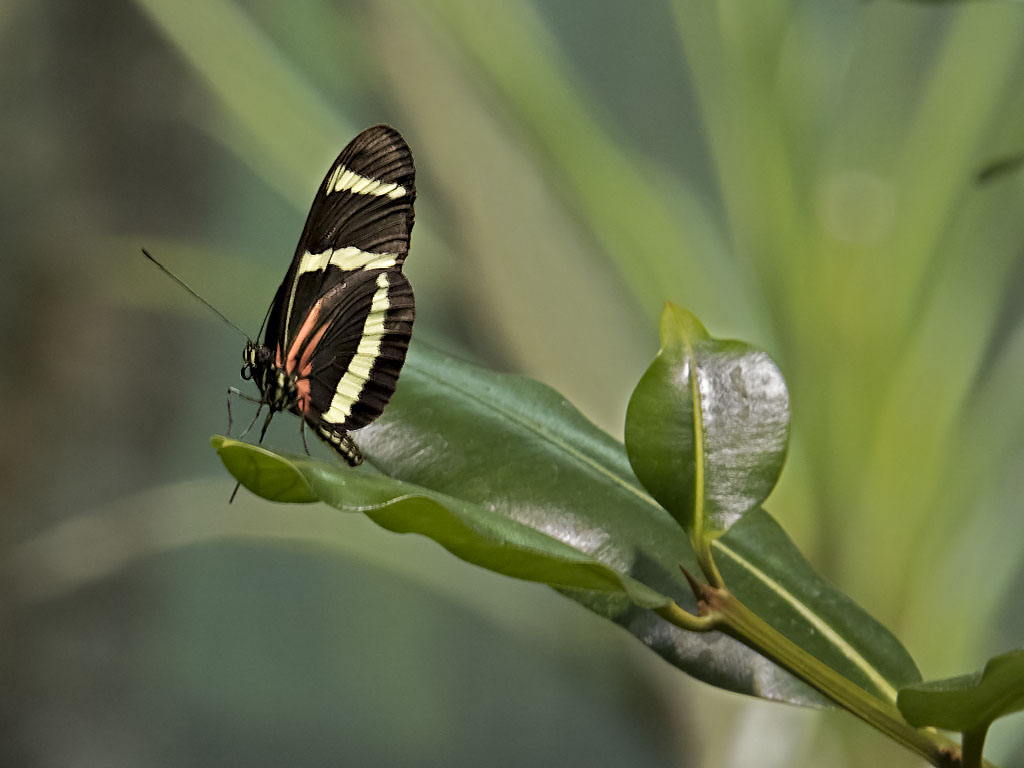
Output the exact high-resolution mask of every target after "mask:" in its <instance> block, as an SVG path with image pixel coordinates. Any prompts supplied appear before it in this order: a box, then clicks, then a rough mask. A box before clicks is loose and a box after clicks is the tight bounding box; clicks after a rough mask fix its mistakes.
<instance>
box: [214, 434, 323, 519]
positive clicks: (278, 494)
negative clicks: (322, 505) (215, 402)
mask: <svg viewBox="0 0 1024 768" xmlns="http://www.w3.org/2000/svg"><path fill="white" fill-rule="evenodd" d="M210 443H211V444H212V445H213V447H214V448H216V449H217V453H219V454H220V460H221V461H223V462H224V466H225V467H227V470H228V472H230V473H231V474H232V475H234V476H235V479H236V480H238V482H240V483H241V484H242V485H244V486H245V487H246V488H248V489H249V490H250V491H252V492H253V493H255V494H256V495H257V496H262V497H263V498H265V499H270V500H271V501H282V502H290V503H293V504H303V503H306V504H308V503H311V502H316V501H320V497H319V496H317V495H316V494H315V493H313V489H312V488H311V487H310V485H309V483H308V482H307V481H306V478H304V477H303V476H302V473H301V472H299V470H298V469H297V468H296V467H295V465H293V464H292V463H291V462H289V461H287V460H286V459H284V458H283V457H281V456H277V455H276V454H274V453H271V452H270V451H268V450H266V449H265V448H259V447H257V446H253V445H248V444H247V443H240V442H237V441H235V440H228V439H226V438H223V437H214V438H212V439H211V440H210Z"/></svg>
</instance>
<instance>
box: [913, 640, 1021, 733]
mask: <svg viewBox="0 0 1024 768" xmlns="http://www.w3.org/2000/svg"><path fill="white" fill-rule="evenodd" d="M897 705H898V706H899V708H900V711H901V712H902V713H903V716H904V717H905V718H907V722H908V723H910V724H911V725H913V726H916V727H918V728H922V727H924V726H933V727H935V728H944V729H946V730H947V731H960V732H961V733H967V732H971V731H978V730H984V729H985V728H987V727H988V726H989V724H990V723H992V721H993V720H995V719H997V718H999V717H1003V716H1004V715H1009V714H1012V713H1013V712H1019V711H1021V710H1022V709H1024V649H1019V650H1016V651H1010V652H1009V653H1004V654H1002V655H1001V656H996V657H994V658H991V659H989V661H988V663H987V664H986V665H985V669H984V670H983V671H982V672H975V673H974V674H970V675H961V676H959V677H948V678H945V679H942V680H928V681H926V682H923V683H917V684H915V685H909V686H907V687H906V688H903V689H902V690H901V691H900V695H899V700H898V702H897Z"/></svg>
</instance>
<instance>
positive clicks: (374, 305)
mask: <svg viewBox="0 0 1024 768" xmlns="http://www.w3.org/2000/svg"><path fill="white" fill-rule="evenodd" d="M390 306H391V302H389V301H388V273H387V272H382V273H381V274H379V275H378V276H377V290H376V292H375V293H374V294H373V301H372V302H371V304H370V311H369V313H368V314H367V315H366V319H365V320H364V321H363V332H362V336H361V338H360V340H359V346H358V347H356V353H355V354H354V355H353V356H352V360H351V362H349V364H348V370H346V371H345V375H344V376H342V377H341V380H340V381H339V382H338V386H337V388H336V389H335V392H334V398H333V399H332V400H331V407H330V408H328V409H327V411H326V412H325V413H324V415H323V419H324V420H325V421H329V422H332V423H334V424H342V423H344V421H345V420H346V419H347V418H348V417H349V416H350V415H351V414H352V406H353V405H354V404H355V403H356V401H357V400H359V395H361V394H362V392H363V387H364V386H365V385H366V382H367V380H368V379H369V378H370V370H371V369H372V368H373V363H374V361H375V360H376V359H377V356H378V355H379V354H380V345H381V342H382V341H383V340H384V334H385V329H384V319H385V316H386V315H387V311H388V307H390Z"/></svg>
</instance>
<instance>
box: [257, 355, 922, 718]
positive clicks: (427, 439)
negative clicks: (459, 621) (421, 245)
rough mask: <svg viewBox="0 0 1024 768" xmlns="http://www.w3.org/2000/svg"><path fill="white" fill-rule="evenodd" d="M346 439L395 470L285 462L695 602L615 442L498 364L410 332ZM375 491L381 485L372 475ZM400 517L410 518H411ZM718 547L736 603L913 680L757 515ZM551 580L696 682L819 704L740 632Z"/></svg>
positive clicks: (888, 647)
mask: <svg viewBox="0 0 1024 768" xmlns="http://www.w3.org/2000/svg"><path fill="white" fill-rule="evenodd" d="M357 440H358V442H359V445H360V447H361V448H362V450H363V453H364V455H366V456H367V458H368V462H371V463H373V464H375V465H377V466H379V467H381V468H384V469H386V470H387V472H388V474H389V475H390V476H391V478H392V479H391V480H389V479H387V478H380V477H377V476H373V475H368V473H367V472H366V470H365V467H364V468H363V469H360V470H355V471H353V470H351V469H350V468H348V467H345V466H340V465H339V466H337V467H332V468H330V469H327V468H324V465H321V464H319V463H318V462H309V460H307V459H294V460H293V461H292V463H293V464H294V466H295V467H296V468H298V469H299V470H300V471H301V472H302V474H303V476H304V477H305V478H306V479H307V481H308V482H310V484H311V487H313V488H314V489H316V492H318V493H323V495H324V496H325V497H327V498H329V499H330V498H333V499H334V501H335V502H337V503H344V499H345V498H349V499H357V498H359V497H355V496H346V495H347V494H350V493H353V492H354V489H355V488H356V486H355V483H356V482H357V481H356V480H355V478H356V477H363V476H368V477H372V478H373V479H372V481H371V480H363V481H360V482H362V483H370V482H372V483H390V482H392V481H393V480H401V481H404V482H405V483H411V484H414V487H413V489H412V490H410V487H409V486H406V485H403V486H401V487H402V488H404V489H405V492H409V493H412V494H414V495H416V496H426V495H427V494H428V493H430V492H434V493H435V494H439V495H438V496H437V497H436V498H437V499H444V501H441V502H439V503H441V504H443V505H451V504H454V503H455V502H454V500H455V499H458V500H460V501H461V502H464V503H467V504H470V505H473V509H474V510H475V509H484V510H487V511H489V512H493V513H495V514H496V515H497V516H499V517H502V518H506V519H508V520H511V521H514V522H515V523H518V524H519V527H515V528H514V529H513V530H516V531H519V532H522V528H523V527H525V528H528V529H532V530H534V531H539V532H541V533H543V534H545V535H546V536H549V537H554V538H556V539H558V540H559V541H561V542H563V543H564V544H566V545H568V546H569V547H571V548H572V549H574V550H576V551H578V552H579V553H582V554H583V555H585V556H587V557H589V558H591V559H593V560H595V561H597V562H599V563H602V564H603V565H605V566H607V567H608V568H610V569H611V570H612V571H614V572H616V573H618V574H623V575H625V576H628V577H630V578H631V579H633V580H635V581H637V582H640V583H642V584H644V585H646V586H647V587H648V588H650V589H652V590H654V591H655V592H656V593H658V594H661V595H666V596H668V597H670V598H672V599H673V600H675V601H676V603H678V604H679V605H680V606H682V607H683V608H686V609H688V610H693V609H694V608H695V605H694V599H693V596H692V594H691V592H690V589H689V587H688V585H687V584H686V581H685V579H684V578H683V576H682V574H681V573H680V571H679V565H680V564H681V565H683V566H685V567H687V568H688V569H690V570H691V571H693V570H695V569H696V563H695V560H694V557H693V553H692V549H691V547H690V544H689V541H688V539H687V537H686V534H685V533H684V532H683V530H682V529H681V528H680V527H679V526H678V525H677V524H676V522H675V521H674V520H673V519H672V517H671V516H670V515H669V514H668V513H667V512H666V511H665V510H664V509H663V508H662V507H661V506H660V505H659V504H658V503H657V502H656V501H655V500H654V499H652V498H651V497H650V495H648V494H647V492H646V491H644V489H643V488H642V487H641V486H640V484H639V482H638V481H637V479H636V477H635V476H634V475H633V473H632V471H631V469H630V466H629V461H628V459H627V457H626V452H625V449H624V448H623V445H622V444H621V443H620V442H618V441H616V440H614V439H613V438H611V437H610V436H609V435H607V434H606V433H604V432H603V431H601V430H600V429H598V428H597V427H595V426H594V425H593V424H592V423H591V422H589V421H588V420H587V419H586V418H585V417H584V416H583V415H582V414H580V413H579V411H577V410H576V409H575V408H574V407H573V406H572V405H571V404H570V403H568V402H567V401H566V400H565V398H563V397H562V396H561V395H559V394H558V393H557V392H555V391H554V390H552V389H551V388H550V387H547V386H544V385H542V384H540V383H538V382H536V381H532V380H530V379H526V378H522V377H518V376H509V375H503V374H496V373H493V372H490V371H487V370H484V369H482V368H479V367H476V366H473V365H470V364H467V363H464V362H461V361H458V360H455V359H453V358H450V357H446V356H444V355H442V354H439V353H437V352H435V351H433V350H431V349H429V348H428V347H426V346H425V345H423V344H422V343H419V342H414V344H413V346H412V349H411V350H410V354H409V359H408V361H407V362H406V366H405V369H404V371H403V373H402V379H401V381H400V383H399V386H398V391H397V392H396V393H395V396H394V398H393V399H392V401H391V403H390V404H389V405H388V408H387V410H386V411H385V413H384V415H383V416H382V417H381V418H380V419H379V420H378V421H376V422H374V423H373V424H372V425H371V426H369V427H367V428H366V429H364V430H361V431H360V432H359V433H358V434H357ZM314 465H315V466H314ZM314 469H315V471H313V470H314ZM242 479H243V480H245V478H242ZM247 482H248V481H247ZM358 487H359V488H360V489H363V488H364V485H359V486H358ZM374 487H377V486H374ZM387 487H392V486H385V485H382V486H380V488H387ZM428 489H429V490H428ZM362 492H363V491H360V493H362ZM389 492H390V491H386V490H384V491H376V492H375V493H383V494H384V496H380V495H376V496H369V497H367V498H371V499H372V500H373V501H372V503H370V506H373V505H374V504H380V503H381V502H383V501H384V499H385V498H386V494H387V493H389ZM395 501H396V504H395V505H396V508H397V506H398V502H397V499H396V500H395ZM362 503H364V502H362V501H356V502H355V505H356V507H358V505H359V504H362ZM400 513H401V514H403V515H404V514H405V512H404V511H401V512H400ZM368 514H369V513H368ZM395 514H399V512H396V513H395ZM416 514H419V512H417V513H416ZM472 514H476V512H473V513H472ZM375 519H377V518H375ZM380 520H384V517H383V516H381V517H380ZM497 522H498V521H495V524H497ZM382 524H385V525H390V523H388V522H386V521H385V522H383V523H382ZM405 525H406V526H415V525H416V521H415V514H412V515H410V516H409V517H407V518H406V522H405ZM394 529H396V530H405V528H400V527H398V526H397V525H396V526H394ZM412 529H414V530H415V529H416V528H412ZM428 535H429V534H428ZM760 542H770V547H769V546H768V544H766V545H765V547H762V546H760ZM446 546H447V545H446ZM715 547H716V557H717V558H718V559H719V560H720V562H721V565H722V570H723V572H724V573H725V574H726V577H727V579H728V580H729V582H730V584H732V583H735V584H736V592H737V594H738V595H739V596H740V597H741V598H742V599H743V600H744V602H745V603H746V604H747V605H749V606H750V607H751V608H752V609H753V610H755V611H756V612H757V613H759V614H760V615H762V616H764V617H765V618H766V620H768V621H769V622H770V623H771V624H773V625H774V626H775V627H776V628H777V629H779V630H780V631H782V632H783V633H784V634H786V635H788V636H789V637H791V639H794V640H796V641H797V642H809V640H808V638H815V642H814V643H813V644H812V646H813V647H812V650H813V652H814V653H815V654H816V655H817V656H818V657H819V658H821V659H822V660H824V661H825V662H826V663H828V664H830V665H831V666H833V667H834V668H836V669H837V670H839V671H841V672H844V673H845V674H848V675H850V676H851V677H853V679H855V680H864V679H868V680H870V679H872V678H873V677H874V678H878V679H880V680H883V681H885V684H884V685H877V686H874V688H875V689H876V690H878V689H881V692H882V693H883V694H884V693H885V691H886V690H891V691H895V689H896V688H898V687H899V686H900V685H902V684H904V683H906V682H908V681H911V680H918V679H920V677H919V675H917V672H916V669H915V668H914V666H913V662H911V661H910V659H909V657H908V656H907V655H906V652H905V651H903V650H902V648H900V646H899V644H898V643H897V642H896V641H895V639H893V638H892V637H891V635H889V634H888V633H887V632H886V631H885V630H884V629H883V628H881V627H880V626H879V625H878V624H877V623H876V622H874V621H873V620H872V619H871V618H870V617H869V616H868V615H867V614H865V613H864V611H863V610H861V609H860V608H858V607H857V606H856V605H854V604H853V603H852V602H850V601H849V600H848V599H847V598H845V597H844V596H843V595H841V594H840V593H839V592H838V591H837V590H835V588H834V587H832V586H830V585H828V584H827V583H826V582H824V581H823V580H821V579H820V577H817V576H816V575H814V577H813V578H812V577H811V575H813V571H811V569H810V568H809V566H808V565H807V564H806V562H805V561H804V560H803V558H802V557H801V556H800V554H799V552H798V551H797V550H796V548H795V547H793V545H792V544H791V543H790V542H789V540H788V538H786V536H785V534H783V533H782V532H781V530H780V529H778V526H777V525H775V524H774V522H773V521H772V520H771V518H770V517H769V516H768V514H767V513H766V512H764V511H760V510H759V511H757V512H756V513H752V514H750V515H748V516H747V518H745V519H744V521H743V524H742V525H737V526H734V528H733V529H732V530H731V531H730V532H729V534H728V535H727V536H725V537H723V538H721V539H719V540H718V541H717V542H716V543H715ZM767 548H770V549H771V551H770V552H769V551H767ZM460 556H462V554H460ZM488 567H489V566H488ZM809 574H810V575H809ZM562 591H563V592H565V593H566V594H568V595H569V596H571V597H572V598H573V599H575V600H577V601H579V602H580V603H582V604H583V605H585V606H587V607H588V608H590V609H591V610H593V611H595V612H596V613H598V614H600V615H602V616H604V617H606V618H609V619H611V620H613V621H615V622H617V623H619V624H620V625H622V626H623V627H625V628H626V629H627V630H628V631H630V632H631V633H633V634H634V635H635V636H636V637H638V638H639V639H640V640H641V641H642V642H644V643H645V644H646V645H648V646H649V647H650V648H651V649H652V650H654V651H655V652H657V653H658V654H660V655H661V656H663V657H664V658H665V659H666V660H668V661H669V662H670V663H672V664H674V665H675V666H677V667H679V668H680V669H682V670H684V671H686V672H688V673H689V674H691V675H693V676H694V677H697V678H699V679H701V680H704V681H706V682H709V683H711V684H713V685H717V686H719V687H722V688H726V689H728V690H733V691H739V692H742V693H748V694H751V695H756V696H761V697H764V698H768V699H774V700H780V701H787V702H790V703H794V704H800V705H804V706H823V705H825V704H826V703H827V702H826V701H825V700H824V698H823V697H822V696H821V695H820V694H818V693H817V692H816V691H814V690H812V689H811V688H809V687H808V686H806V685H805V684H803V683H802V682H800V681H798V680H796V679H795V678H793V676H792V675H790V674H789V673H788V672H786V671H785V670H782V669H780V668H779V667H777V666H776V665H774V664H772V663H771V662H769V661H767V660H766V659H765V658H764V657H762V656H760V655H759V654H757V653H756V652H754V651H752V650H750V649H749V648H747V647H746V646H744V645H742V644H740V643H739V642H737V641H736V640H734V639H732V638H730V637H728V636H725V635H722V634H720V633H717V632H713V633H707V634H696V633H692V632H686V631H683V630H681V629H678V628H677V627H674V626H672V625H670V624H668V623H667V622H666V621H664V620H663V619H661V618H660V617H659V616H658V615H657V614H655V613H654V612H652V611H650V610H647V609H645V608H642V607H640V606H639V605H638V604H637V601H636V600H634V599H630V598H629V597H628V596H627V595H626V593H625V592H622V591H620V592H618V593H617V592H615V591H604V592H598V591H595V590H593V589H578V588H566V587H562ZM840 619H841V620H840ZM866 687H867V686H866ZM893 698H894V696H893Z"/></svg>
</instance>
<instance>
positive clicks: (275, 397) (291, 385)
mask: <svg viewBox="0 0 1024 768" xmlns="http://www.w3.org/2000/svg"><path fill="white" fill-rule="evenodd" d="M242 378H243V379H245V380H246V381H248V380H250V379H251V380H253V381H255V382H256V386H257V387H259V389H260V392H261V393H263V402H265V403H266V404H267V405H269V406H270V409H271V410H273V411H285V410H288V409H289V408H291V407H292V406H294V405H295V403H296V401H297V399H298V382H297V381H296V378H295V376H293V375H291V374H289V373H288V372H287V371H285V370H284V369H283V368H280V367H278V366H277V365H275V363H274V353H273V352H271V350H270V347H268V346H266V345H263V344H256V343H255V342H254V341H252V339H250V340H248V341H246V343H245V349H243V350H242Z"/></svg>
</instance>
